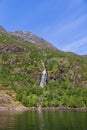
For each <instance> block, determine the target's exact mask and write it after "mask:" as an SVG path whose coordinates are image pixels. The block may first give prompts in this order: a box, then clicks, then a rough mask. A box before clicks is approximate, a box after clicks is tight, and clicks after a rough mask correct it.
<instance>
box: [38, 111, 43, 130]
mask: <svg viewBox="0 0 87 130" xmlns="http://www.w3.org/2000/svg"><path fill="white" fill-rule="evenodd" d="M38 117H39V122H40V123H39V124H40V130H43V128H44V123H43V112H42V111H38Z"/></svg>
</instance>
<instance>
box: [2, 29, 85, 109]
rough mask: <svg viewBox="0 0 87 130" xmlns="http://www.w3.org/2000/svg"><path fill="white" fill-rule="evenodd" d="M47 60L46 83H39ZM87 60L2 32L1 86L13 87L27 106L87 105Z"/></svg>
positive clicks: (18, 98) (19, 98)
mask: <svg viewBox="0 0 87 130" xmlns="http://www.w3.org/2000/svg"><path fill="white" fill-rule="evenodd" d="M42 62H44V64H45V67H46V70H47V73H48V78H47V85H46V86H45V87H44V88H43V89H42V88H41V87H40V86H39V83H40V79H41V75H42V71H43V66H42ZM86 69H87V60H85V58H84V57H81V56H79V55H75V54H73V53H65V52H62V51H59V50H57V49H56V48H55V47H53V46H52V45H50V44H49V45H47V44H46V43H45V44H42V43H41V44H40V43H39V44H36V43H34V42H33V43H32V42H29V41H28V40H26V41H25V39H24V38H23V37H21V36H19V35H18V36H17V35H13V34H10V33H8V32H6V31H1V32H0V89H1V90H2V89H3V88H4V89H12V90H14V91H15V92H16V94H17V97H16V98H17V100H19V101H20V102H22V103H23V104H24V105H25V106H39V105H41V106H70V107H83V106H87V94H86V93H87V71H86Z"/></svg>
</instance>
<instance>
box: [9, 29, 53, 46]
mask: <svg viewBox="0 0 87 130" xmlns="http://www.w3.org/2000/svg"><path fill="white" fill-rule="evenodd" d="M11 34H12V35H16V36H19V37H22V38H23V39H24V40H25V41H28V42H31V43H36V44H43V45H45V46H47V47H53V45H52V44H51V43H49V42H48V41H46V40H44V39H43V38H41V37H38V36H36V35H35V34H33V33H31V32H25V31H15V32H12V33H11ZM53 48H54V47H53Z"/></svg>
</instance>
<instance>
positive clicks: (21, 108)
mask: <svg viewBox="0 0 87 130" xmlns="http://www.w3.org/2000/svg"><path fill="white" fill-rule="evenodd" d="M1 111H87V107H79V108H72V107H25V106H0V112H1Z"/></svg>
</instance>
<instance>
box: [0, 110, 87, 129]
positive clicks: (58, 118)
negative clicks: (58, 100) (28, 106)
mask: <svg viewBox="0 0 87 130" xmlns="http://www.w3.org/2000/svg"><path fill="white" fill-rule="evenodd" d="M0 130H87V112H69V111H68V112H67V111H66V112H63V111H60V112H59V111H58V112H55V111H53V112H51V111H35V112H33V111H26V112H0Z"/></svg>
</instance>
